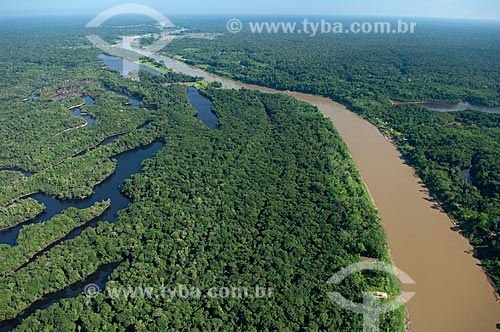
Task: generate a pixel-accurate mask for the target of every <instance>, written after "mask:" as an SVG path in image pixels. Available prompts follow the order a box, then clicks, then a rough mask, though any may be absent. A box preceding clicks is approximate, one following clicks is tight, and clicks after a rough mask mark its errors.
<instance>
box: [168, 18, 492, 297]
mask: <svg viewBox="0 0 500 332" xmlns="http://www.w3.org/2000/svg"><path fill="white" fill-rule="evenodd" d="M217 23H219V22H217ZM484 25H485V26H484ZM212 27H213V28H212V29H213V30H214V31H223V30H224V29H225V26H224V25H223V24H222V22H220V23H219V24H218V25H217V24H216V23H215V22H213V25H212ZM203 28H204V27H203V26H202V25H193V27H192V29H193V30H194V31H196V30H197V29H199V30H202V29H203ZM485 29H489V30H488V31H490V33H487V34H486V33H484V31H485ZM499 32H500V26H499V25H498V24H495V23H494V22H473V21H471V22H465V23H464V22H456V21H451V20H450V21H448V22H447V24H441V23H440V22H438V21H428V22H424V23H421V24H419V28H418V33H416V34H413V35H390V36H389V35H376V34H368V35H363V34H357V35H352V34H351V35H346V34H335V35H332V34H329V35H318V36H316V37H314V38H311V37H309V36H306V35H300V34H278V35H276V34H252V33H250V32H249V31H243V32H242V33H239V34H226V35H224V36H223V37H220V38H217V39H215V40H213V41H206V40H201V39H182V40H176V41H174V42H173V43H172V44H170V45H169V46H168V47H167V48H166V49H165V50H164V53H165V54H167V55H169V56H173V57H176V58H178V59H182V60H183V61H185V62H187V63H189V64H192V65H196V66H199V67H201V68H203V69H205V70H207V71H210V72H213V73H215V74H218V75H221V76H225V77H229V78H232V79H235V80H239V81H242V82H246V83H253V84H258V85H263V86H267V87H271V88H276V89H279V90H291V91H299V92H305V93H311V94H317V95H322V96H326V97H329V98H331V99H333V100H335V101H337V102H340V103H342V104H344V105H346V106H347V107H348V108H349V109H350V110H352V111H354V112H356V113H358V114H360V115H361V116H363V117H364V118H366V119H367V120H369V121H370V122H372V123H373V124H375V125H376V126H377V127H378V128H379V129H380V131H381V132H382V133H384V134H385V135H386V136H387V137H389V138H391V139H392V140H393V141H394V143H395V144H396V145H397V147H398V148H399V150H400V151H401V153H402V154H403V156H404V157H405V158H406V159H407V160H408V162H410V163H411V165H412V166H414V167H415V168H416V169H417V171H418V173H419V175H420V177H421V178H422V180H423V181H424V182H425V184H426V186H427V187H428V188H429V190H430V191H431V193H432V194H433V196H434V197H435V198H436V200H437V202H439V203H440V205H441V206H442V208H443V209H444V210H445V211H446V212H448V213H449V214H450V216H452V218H453V219H454V221H455V222H456V223H458V225H459V229H460V231H461V233H462V234H463V235H464V236H466V237H467V238H468V239H469V240H470V242H471V244H473V245H474V247H475V248H476V252H475V255H476V256H477V257H478V258H480V259H481V260H482V261H483V263H484V267H485V268H486V269H487V270H488V272H489V274H490V276H491V277H492V279H493V280H494V282H495V283H496V286H497V288H498V289H500V241H499V236H500V196H499V195H500V163H499V160H500V146H499V142H500V139H499V138H500V114H498V113H497V114H493V113H481V112H478V111H473V110H468V111H463V112H447V113H446V112H443V113H442V112H437V111H431V110H427V109H425V108H423V107H420V106H418V105H393V104H392V102H391V101H404V102H424V101H427V102H441V103H444V102H450V103H458V102H461V101H465V102H470V103H476V104H481V105H486V106H488V105H489V106H496V105H500V85H499V84H500V83H499V82H500V62H499V61H498V54H499V53H500V33H499Z"/></svg>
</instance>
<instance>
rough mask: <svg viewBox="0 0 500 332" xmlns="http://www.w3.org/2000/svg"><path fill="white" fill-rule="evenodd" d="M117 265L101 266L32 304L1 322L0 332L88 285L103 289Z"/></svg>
mask: <svg viewBox="0 0 500 332" xmlns="http://www.w3.org/2000/svg"><path fill="white" fill-rule="evenodd" d="M117 265H118V264H107V265H104V266H101V267H100V268H99V269H98V270H97V271H96V272H95V273H93V274H91V275H90V276H88V277H87V278H85V280H82V281H79V282H77V283H75V284H73V285H70V286H68V287H66V288H64V289H63V290H61V291H58V292H55V293H52V294H49V295H47V296H45V297H44V298H43V299H40V300H38V301H36V302H35V303H33V304H32V305H31V306H30V307H29V308H28V309H26V310H24V311H23V312H22V313H21V314H19V316H17V317H16V318H14V319H10V320H8V321H3V322H2V324H1V325H0V332H10V331H12V330H13V329H14V328H16V326H18V325H19V324H21V323H22V321H23V320H24V319H26V318H28V317H29V316H30V315H32V314H33V313H34V312H35V311H37V310H43V309H47V308H48V307H49V306H50V305H52V304H54V303H57V302H59V301H60V300H61V299H67V298H74V297H77V296H78V295H80V294H82V293H83V292H84V290H85V287H86V286H87V285H89V284H94V285H97V287H99V289H104V288H105V286H106V282H107V281H108V278H109V276H110V275H111V273H113V270H114V269H115V268H116V266H117Z"/></svg>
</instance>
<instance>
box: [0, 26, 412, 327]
mask: <svg viewBox="0 0 500 332" xmlns="http://www.w3.org/2000/svg"><path fill="white" fill-rule="evenodd" d="M24 23H27V22H24ZM84 23H85V22H83V21H82V22H79V21H78V20H76V21H74V20H71V21H70V20H68V21H65V20H62V21H58V22H57V24H55V23H54V24H53V22H52V23H51V22H46V21H43V20H40V21H30V22H29V23H27V24H22V22H21V23H17V24H14V23H13V22H9V21H8V20H6V21H2V22H1V23H0V24H2V28H1V29H0V31H1V32H0V39H1V40H2V42H3V44H4V45H5V44H11V45H15V47H11V48H2V50H1V51H0V75H1V76H2V81H1V82H0V87H1V89H0V137H1V140H0V167H2V168H3V170H2V171H0V227H2V228H5V227H9V226H12V225H14V224H19V223H23V221H25V220H26V219H30V218H31V217H34V216H35V215H37V214H39V213H40V212H41V211H42V210H43V209H44V206H42V205H41V204H39V203H37V202H36V201H34V200H33V199H32V198H30V197H29V195H31V194H32V193H36V192H43V193H46V194H49V195H52V196H55V197H58V198H60V199H80V198H82V197H87V196H89V195H91V194H92V190H93V188H94V187H95V186H96V185H97V184H98V183H100V182H102V181H104V180H105V179H106V178H107V177H109V176H110V175H111V174H112V173H113V172H114V170H115V167H116V161H115V160H114V156H116V155H117V154H120V153H122V152H124V151H128V150H131V149H134V148H137V147H139V146H144V145H147V144H149V143H151V142H153V141H157V140H161V141H162V142H164V147H163V148H162V149H161V150H160V151H159V152H158V153H157V154H156V155H155V156H154V157H153V158H151V159H148V160H146V161H144V163H143V168H142V173H140V174H136V175H134V176H133V177H132V178H130V179H128V180H127V181H125V183H124V185H123V186H122V191H123V193H124V194H125V195H126V196H127V197H129V198H130V199H131V200H132V203H131V204H130V205H129V206H128V208H126V209H125V210H123V211H120V212H119V214H118V220H117V221H116V222H115V223H108V222H106V221H103V222H100V223H99V224H98V226H97V227H95V228H92V227H89V228H87V229H85V230H84V231H83V232H82V233H81V235H79V236H77V237H75V238H72V239H68V240H65V241H62V242H61V241H60V240H61V239H64V237H65V235H66V234H67V233H68V232H69V231H70V230H71V229H72V228H74V227H78V226H80V225H82V224H85V223H86V222H87V221H88V220H89V219H92V218H95V217H96V216H98V215H101V214H102V213H103V211H104V210H106V209H107V208H108V207H109V204H111V205H112V204H113V201H111V202H109V201H107V202H100V203H96V204H95V205H94V206H92V207H90V208H88V209H85V210H78V209H68V210H66V211H64V212H62V213H61V214H58V215H56V216H54V217H53V218H51V219H50V220H48V221H46V222H43V223H40V224H33V225H29V226H28V225H26V226H23V227H22V229H21V232H20V234H19V238H18V240H17V243H16V245H15V246H8V245H0V252H1V253H2V264H1V265H0V270H1V271H0V274H1V276H0V298H1V301H0V321H2V322H3V323H5V324H7V323H6V321H7V320H10V319H14V318H16V317H18V316H19V315H20V314H21V312H22V311H24V310H26V309H28V311H29V309H30V308H31V307H32V306H33V305H34V303H35V302H36V301H37V300H40V299H41V298H43V297H46V296H48V295H50V294H52V293H54V292H57V291H60V290H62V289H64V288H65V287H67V286H68V285H72V284H74V283H76V282H78V281H81V280H84V279H85V278H87V277H88V276H90V275H92V274H94V273H95V272H96V271H98V270H99V267H101V266H104V265H106V264H110V263H116V264H117V267H116V268H115V269H114V271H113V273H112V274H111V276H110V277H109V281H108V286H109V285H111V286H114V287H118V286H124V287H129V286H133V287H138V286H144V287H160V286H161V285H167V286H171V287H175V286H176V285H188V286H192V287H199V288H201V289H205V290H206V289H207V288H210V287H214V286H227V287H232V286H250V287H253V286H255V285H260V286H263V287H269V288H273V289H274V292H273V294H272V296H270V297H267V298H265V299H234V298H228V299H206V298H203V299H177V300H176V301H173V302H167V301H165V300H164V299H161V298H139V297H137V298H119V299H112V298H109V297H107V296H106V293H101V294H100V295H98V296H97V297H96V298H89V297H86V296H84V295H83V294H80V295H77V296H76V297H72V298H66V299H62V300H60V301H56V303H54V304H52V305H50V306H48V307H47V308H46V309H44V310H38V311H36V312H34V313H33V314H32V315H31V316H29V317H28V318H26V319H25V320H23V321H22V322H21V323H20V325H18V326H17V327H16V329H15V331H41V330H43V331H167V330H178V331H180V330H189V331H206V330H212V331H217V330H221V331H222V330H241V329H244V330H248V331H266V330H267V331H275V330H280V331H297V330H311V331H317V330H325V331H326V330H337V331H356V330H361V329H362V316H361V315H358V314H354V313H351V312H349V311H347V310H344V309H342V308H341V307H340V306H338V305H337V304H335V303H334V302H333V301H332V300H331V299H330V298H328V296H327V292H328V291H332V290H336V291H338V292H340V293H342V294H343V295H344V296H345V297H346V298H349V299H351V300H354V301H358V302H361V301H362V299H363V295H364V294H365V293H366V292H373V291H383V292H387V293H388V294H389V295H390V296H396V295H397V294H398V287H397V285H396V283H395V281H394V280H393V279H392V278H391V277H390V276H388V275H385V274H382V273H373V272H372V273H357V274H355V275H353V276H351V277H349V278H348V279H346V280H345V281H344V282H343V283H342V284H340V285H338V286H336V287H335V288H333V287H331V286H330V287H329V286H328V285H327V284H326V281H327V280H328V279H329V278H330V277H331V276H332V275H333V274H334V273H336V272H337V271H339V270H340V269H341V268H343V267H345V266H347V265H349V264H351V263H356V262H359V261H360V260H362V259H381V260H384V261H388V260H389V257H388V250H387V244H386V239H385V235H384V232H383V229H382V227H381V223H380V220H379V218H378V216H377V213H376V210H375V207H374V206H373V204H372V202H371V201H370V198H369V196H368V194H367V192H366V189H365V187H364V184H363V182H362V180H361V178H360V176H359V174H358V172H357V169H356V167H355V165H354V164H353V161H352V159H351V157H350V155H349V153H348V150H347V148H346V146H345V144H344V143H343V142H342V139H341V138H340V136H339V134H338V133H337V132H336V130H335V129H334V128H333V126H332V124H331V123H330V122H329V121H327V120H325V119H324V118H323V117H322V115H321V114H320V113H319V111H318V110H317V109H316V108H314V107H312V106H310V105H308V104H304V103H300V102H298V101H296V100H295V99H293V98H291V97H285V96H275V95H265V94H262V93H258V92H252V91H247V90H241V91H235V90H223V89H220V88H219V87H218V86H217V85H207V84H205V85H200V86H204V88H203V90H202V91H201V92H202V93H203V94H204V95H205V96H207V97H208V98H210V99H211V100H212V102H213V111H214V113H215V114H216V116H217V117H218V119H219V126H218V128H217V130H210V129H209V128H207V127H206V126H205V125H204V124H203V123H202V122H200V121H199V120H198V119H197V118H196V117H195V115H196V111H195V110H194V109H193V108H192V107H191V106H190V103H189V100H188V98H187V94H186V93H187V87H186V85H185V83H186V82H191V83H192V82H193V81H195V80H196V79H194V78H189V77H184V76H183V75H174V74H172V73H168V72H167V71H165V70H163V71H162V73H164V74H166V75H165V77H158V76H154V75H151V74H148V73H142V74H141V80H140V81H137V80H132V79H128V78H123V77H121V76H120V75H119V74H118V73H117V72H115V71H113V70H110V69H108V68H106V67H105V66H103V64H102V63H101V62H100V61H99V58H98V55H99V51H98V50H96V49H93V48H91V47H90V43H89V42H88V41H87V40H86V39H85V31H84V29H83V28H81V27H83V26H84ZM139 26H140V28H137V27H136V30H134V34H137V33H146V32H147V31H148V28H147V27H144V26H141V25H139ZM138 29H139V30H140V31H138ZM142 30H143V31H142ZM104 33H105V34H106V36H107V37H108V38H110V39H111V40H113V38H116V36H117V35H120V34H127V33H130V31H128V30H127V29H125V28H123V27H122V25H120V24H117V25H116V26H115V27H114V28H113V27H110V28H109V29H108V30H106V29H104ZM172 83H177V84H172ZM33 91H35V92H36V95H37V96H38V98H36V99H34V100H32V101H31V102H30V101H24V100H25V99H26V98H27V97H28V96H29V95H31V94H32V92H33ZM84 96H90V97H92V98H93V99H94V101H95V104H94V105H93V106H82V107H83V110H84V111H85V112H86V113H88V114H89V115H90V116H92V117H93V118H94V120H95V125H94V126H92V127H91V126H85V127H82V126H81V125H82V119H81V118H78V117H75V116H72V115H71V111H70V110H69V108H70V107H71V106H75V105H79V104H81V103H82V97H84ZM126 96H133V97H134V98H137V99H140V100H141V104H142V105H141V106H142V107H139V108H134V107H132V106H129V105H128V100H127V97H126ZM67 129H72V130H68V131H66V130H67ZM116 135H118V138H116V139H115V140H113V141H112V142H109V144H105V145H104V144H101V143H102V142H103V141H105V140H106V139H107V138H109V137H113V136H116ZM27 172H29V174H28V173H27ZM52 243H57V244H56V245H54V246H51V244H52ZM40 252H42V254H40V255H37V254H38V253H40ZM27 260H28V261H27ZM26 261H27V262H26ZM3 323H0V325H1V324H3ZM16 325H17V324H16ZM381 325H382V326H381V328H382V330H383V331H403V330H404V324H403V313H402V310H398V311H396V312H393V313H391V314H387V315H386V316H385V317H384V319H383V321H382V324H381Z"/></svg>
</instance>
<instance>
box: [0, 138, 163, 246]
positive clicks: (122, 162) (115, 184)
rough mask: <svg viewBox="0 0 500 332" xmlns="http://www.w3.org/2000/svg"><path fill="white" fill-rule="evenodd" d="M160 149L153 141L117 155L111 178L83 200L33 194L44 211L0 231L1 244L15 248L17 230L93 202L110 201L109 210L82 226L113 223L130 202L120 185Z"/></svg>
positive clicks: (159, 145)
mask: <svg viewBox="0 0 500 332" xmlns="http://www.w3.org/2000/svg"><path fill="white" fill-rule="evenodd" d="M162 147H163V143H161V142H155V143H153V144H150V145H148V146H146V147H141V148H138V149H134V150H130V151H127V152H124V153H122V154H120V155H118V156H116V161H117V166H116V170H115V172H114V173H113V175H112V176H111V177H109V178H108V179H107V180H105V181H104V182H102V183H101V184H99V185H98V186H97V187H95V189H94V194H93V195H92V196H90V197H88V198H86V199H83V200H60V199H57V198H54V197H51V196H48V195H46V194H43V193H38V194H35V195H32V196H31V197H32V198H33V199H35V200H37V201H38V202H40V203H42V204H44V205H45V207H46V208H45V211H44V212H43V213H42V214H41V215H39V216H38V217H36V218H34V219H31V220H29V221H27V222H25V223H22V224H20V225H17V226H14V227H11V228H8V229H5V230H2V231H0V244H8V245H11V246H14V245H16V241H17V238H18V236H19V231H20V230H21V229H22V228H23V226H25V225H28V224H35V223H42V222H44V221H47V220H49V219H51V218H52V217H53V216H55V215H57V214H60V213H61V212H62V211H64V210H66V209H68V208H70V207H74V208H77V209H85V208H88V207H90V206H92V205H94V203H96V202H101V201H105V200H108V199H111V207H110V208H109V209H108V210H107V211H106V212H105V213H104V214H103V215H102V216H101V217H100V218H98V219H96V220H94V221H93V222H92V223H90V224H87V225H85V226H86V227H95V225H97V222H99V221H101V220H102V221H109V222H115V221H116V220H117V217H118V216H117V212H118V211H120V210H123V209H125V208H126V207H127V206H128V204H129V203H130V199H128V198H127V197H126V196H124V195H123V194H122V193H121V190H120V186H121V185H122V184H123V182H124V181H125V180H126V179H128V178H130V177H131V176H132V175H133V174H136V173H139V172H140V171H141V168H142V166H141V164H142V161H143V160H145V159H149V158H151V157H153V156H154V155H155V154H156V153H157V152H158V151H159V150H160V149H161V148H162ZM82 231H83V229H75V230H74V231H72V232H71V233H70V234H69V235H68V236H67V237H65V240H68V239H70V238H74V237H76V236H78V235H79V234H81V232H82Z"/></svg>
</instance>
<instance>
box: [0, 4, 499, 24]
mask: <svg viewBox="0 0 500 332" xmlns="http://www.w3.org/2000/svg"><path fill="white" fill-rule="evenodd" d="M132 2H134V0H130V1H123V0H107V1H106V2H102V1H100V0H85V1H83V0H73V1H71V2H69V1H66V0H46V1H43V2H41V1H37V0H23V1H12V0H4V3H3V4H2V7H1V8H2V11H1V13H0V17H26V16H28V17H32V16H59V17H61V16H92V15H97V14H99V13H101V12H102V11H104V10H107V9H109V8H112V7H114V6H117V5H123V4H129V3H132ZM137 3H138V4H141V5H145V6H148V7H151V8H153V9H155V10H157V11H159V12H162V13H164V14H165V15H166V16H168V15H178V16H181V15H192V16H227V15H239V16H242V15H245V16H257V15H259V16H262V15H264V16H275V15H276V16H292V15H293V16H300V15H302V16H320V15H321V16H325V17H327V16H328V17H335V16H337V17H338V16H343V17H344V16H354V17H401V18H403V17H409V18H431V19H434V18H435V19H458V20H478V21H498V20H500V2H499V1H497V0H477V1H474V2H471V1H469V0H420V1H418V2H410V3H408V2H404V3H401V2H400V1H399V0H380V1H377V2H374V1H372V0H350V1H349V2H345V1H335V2H332V1H329V0H307V1H303V0H289V1H288V2H287V3H286V4H284V3H283V2H282V1H280V0H253V1H251V2H247V1H238V0H218V1H217V2H207V1H202V0H191V1H189V2H178V1H159V0H141V1H137Z"/></svg>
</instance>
